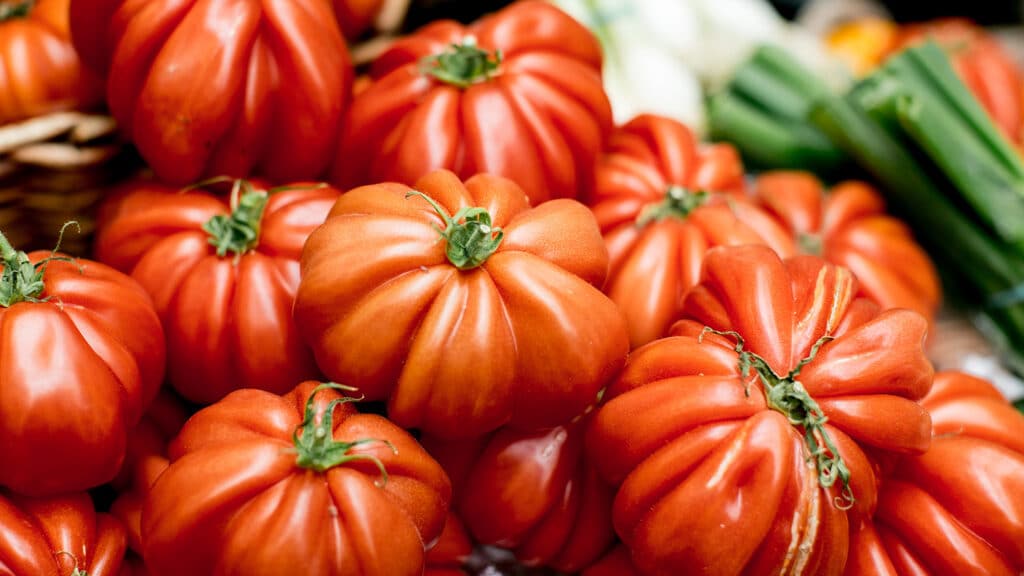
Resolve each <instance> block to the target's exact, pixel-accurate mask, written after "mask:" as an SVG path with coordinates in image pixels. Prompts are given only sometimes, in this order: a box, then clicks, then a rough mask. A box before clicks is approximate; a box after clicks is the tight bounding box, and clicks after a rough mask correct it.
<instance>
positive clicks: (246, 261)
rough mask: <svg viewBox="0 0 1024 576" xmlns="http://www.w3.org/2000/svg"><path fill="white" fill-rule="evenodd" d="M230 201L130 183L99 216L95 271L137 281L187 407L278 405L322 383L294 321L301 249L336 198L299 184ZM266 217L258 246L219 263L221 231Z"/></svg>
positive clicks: (232, 251)
mask: <svg viewBox="0 0 1024 576" xmlns="http://www.w3.org/2000/svg"><path fill="white" fill-rule="evenodd" d="M249 186H250V188H251V189H250V191H249V192H245V193H243V194H241V196H240V198H241V200H239V201H238V203H239V204H240V205H242V206H239V207H235V208H234V209H233V208H232V205H231V199H230V198H227V197H223V196H220V195H217V194H214V193H211V192H207V191H204V190H192V191H187V192H183V191H180V190H178V189H176V188H174V187H171V186H168V185H165V184H160V183H156V182H151V181H145V180H140V181H133V182H129V183H127V184H125V185H123V186H122V187H121V189H120V190H118V191H117V192H115V193H114V194H113V195H112V196H111V197H110V198H109V199H108V200H107V201H106V202H104V204H103V206H102V207H101V209H100V215H99V219H100V223H101V227H100V231H99V233H98V234H97V238H96V243H95V248H94V251H95V254H96V257H97V258H98V259H100V260H101V261H103V262H107V263H109V264H110V265H112V266H115V267H116V268H118V269H120V270H123V271H125V272H126V273H129V274H131V275H132V277H133V278H134V279H135V280H137V281H138V282H139V283H140V284H141V285H142V286H143V287H144V288H145V289H146V291H147V292H148V293H149V294H150V295H152V297H153V300H154V302H155V305H156V308H157V310H158V312H159V314H160V317H161V320H162V321H163V326H164V328H165V331H166V335H167V354H168V358H169V359H170V363H169V366H168V380H169V382H170V384H171V386H173V387H174V389H175V390H177V391H178V392H179V393H180V394H181V395H182V396H183V397H185V398H186V399H188V400H190V401H192V402H195V403H199V404H210V403H212V402H215V401H217V400H218V399H220V398H223V397H224V396H225V395H226V394H228V393H229V392H231V391H232V390H235V389H238V388H242V387H258V388H261V389H265V390H270V391H272V392H275V393H278V394H283V393H285V392H287V391H289V390H291V389H292V388H294V386H295V382H301V381H303V380H305V379H310V378H317V377H318V376H319V370H318V369H317V367H316V364H315V362H314V359H313V355H312V353H311V352H310V350H309V349H308V348H307V347H306V345H305V344H304V342H303V341H302V338H301V337H300V335H299V333H298V330H297V328H296V327H295V323H294V321H293V319H292V305H293V303H294V300H295V294H296V291H297V290H298V285H299V257H300V255H301V252H302V246H303V244H304V243H305V241H306V238H307V237H308V236H309V234H310V232H312V231H313V230H314V229H315V228H316V227H317V226H319V225H320V224H322V223H323V221H324V218H325V217H326V216H327V213H328V212H329V211H330V209H331V206H332V205H333V204H334V202H335V200H337V198H338V196H339V195H340V192H339V191H338V190H336V189H333V188H330V187H319V186H317V185H315V184H312V183H297V184H294V185H290V186H288V187H286V189H282V190H280V191H275V192H272V193H271V192H268V186H267V185H266V184H263V183H260V182H254V183H250V184H249ZM250 195H252V197H253V198H255V197H259V196H260V195H264V196H262V200H261V201H262V202H264V203H265V205H264V207H263V208H262V209H261V211H260V212H259V215H258V216H254V217H252V218H251V219H250V220H249V221H247V222H246V223H245V226H246V227H248V228H249V229H250V230H251V231H252V234H254V235H255V239H254V240H253V241H252V242H250V243H248V244H246V245H244V246H232V247H231V248H229V249H227V250H225V251H224V252H223V253H221V251H220V250H219V248H218V246H216V245H215V244H216V243H217V242H219V240H218V238H228V239H229V240H230V233H228V234H222V235H221V236H217V235H215V234H213V233H212V232H211V230H212V228H211V227H210V225H211V224H212V223H213V221H214V220H217V219H226V218H231V217H232V214H235V215H241V214H243V213H244V211H245V206H244V204H245V203H246V202H247V198H250Z"/></svg>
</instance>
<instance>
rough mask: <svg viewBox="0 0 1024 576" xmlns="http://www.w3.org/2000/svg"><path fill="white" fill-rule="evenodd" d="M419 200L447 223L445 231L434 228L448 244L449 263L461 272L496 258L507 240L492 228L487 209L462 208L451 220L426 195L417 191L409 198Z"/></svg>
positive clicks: (446, 212) (438, 205) (497, 230)
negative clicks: (417, 198)
mask: <svg viewBox="0 0 1024 576" xmlns="http://www.w3.org/2000/svg"><path fill="white" fill-rule="evenodd" d="M412 196H419V197H421V198H423V199H424V200H426V201H427V203H428V204H430V206H431V207H432V208H433V209H434V211H435V212H437V214H438V216H440V217H441V219H442V220H444V222H445V227H444V228H439V227H438V226H436V225H435V226H434V229H435V230H437V233H438V234H440V235H441V237H442V238H444V240H445V242H446V243H447V249H446V253H447V255H448V261H449V262H451V263H452V264H453V265H454V266H455V267H456V268H458V269H459V270H472V269H473V268H476V267H478V266H480V265H481V264H483V263H484V262H486V261H487V258H489V257H490V256H491V254H494V252H495V251H496V250H497V249H498V246H500V245H501V240H502V239H503V238H504V237H505V232H504V231H503V230H502V229H501V228H498V227H496V226H492V225H491V215H490V214H489V213H488V212H487V210H485V209H483V208H479V207H476V208H462V209H461V210H459V211H458V212H456V213H455V216H450V215H449V214H448V211H447V210H445V209H444V207H443V206H441V205H440V204H438V203H437V201H435V200H434V199H433V198H431V197H430V196H427V195H426V194H424V193H422V192H419V191H416V190H413V191H412V192H409V193H408V194H406V195H405V197H406V198H410V197H412Z"/></svg>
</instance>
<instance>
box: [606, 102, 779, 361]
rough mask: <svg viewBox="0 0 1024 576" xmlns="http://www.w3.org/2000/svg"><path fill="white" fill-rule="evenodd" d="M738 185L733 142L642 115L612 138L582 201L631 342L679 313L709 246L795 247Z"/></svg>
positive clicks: (657, 332)
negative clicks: (707, 140) (596, 229)
mask: <svg viewBox="0 0 1024 576" xmlns="http://www.w3.org/2000/svg"><path fill="white" fill-rule="evenodd" d="M744 182H745V175H744V172H743V164H742V162H741V161H740V158H739V155H738V154H737V152H736V150H735V149H734V148H733V147H732V146H730V145H728V144H715V145H700V144H699V143H698V142H697V140H696V138H695V137H694V135H693V133H692V132H691V131H690V129H689V128H687V127H686V126H685V125H683V124H681V123H679V122H677V121H676V120H673V119H671V118H666V117H662V116H652V115H641V116H638V117H636V118H634V119H633V120H631V121H630V122H629V123H627V124H626V125H625V126H622V127H621V128H619V129H618V130H617V131H616V132H615V134H614V135H613V136H612V138H611V141H610V143H609V146H608V149H607V150H606V151H605V152H604V154H603V155H602V156H601V157H600V158H599V159H598V162H597V167H596V176H595V185H594V189H593V190H592V191H591V194H590V197H589V199H588V204H589V205H590V207H591V209H592V210H593V212H594V216H595V217H596V218H597V223H598V225H599V226H600V227H601V233H602V234H603V235H604V239H605V242H606V243H607V245H608V252H609V257H610V258H611V262H610V268H609V274H608V283H607V285H606V286H605V292H606V293H607V294H608V295H609V296H610V297H611V299H612V300H614V301H615V303H616V304H617V305H618V306H619V308H620V309H621V310H622V311H623V313H624V314H625V316H626V321H627V323H628V325H629V339H630V344H631V345H632V347H634V348H636V347H637V346H641V345H643V344H646V343H647V342H650V341H651V340H654V339H656V338H659V337H661V336H664V335H665V333H666V332H667V331H668V328H669V326H671V325H672V323H673V322H674V321H676V320H677V319H678V318H679V314H680V310H681V307H682V304H683V298H685V297H686V293H687V291H688V290H689V289H690V288H691V287H693V285H694V284H696V283H697V281H698V279H699V277H700V267H701V262H702V261H703V260H704V254H705V253H706V252H707V250H708V248H711V247H714V246H723V245H733V244H749V243H757V244H767V245H768V246H771V247H772V248H773V249H775V251H776V252H778V253H780V254H781V255H783V256H792V255H794V254H795V253H796V246H795V244H794V242H793V240H792V238H791V234H789V233H788V232H787V231H786V230H785V229H784V228H783V227H782V226H780V225H779V223H778V222H776V221H775V219H774V218H772V217H771V216H770V215H769V214H768V213H766V212H764V211H763V210H761V209H760V208H758V207H757V206H755V205H753V204H752V203H751V202H749V201H747V200H746V199H745V194H744V192H745V189H746V187H745V183H744Z"/></svg>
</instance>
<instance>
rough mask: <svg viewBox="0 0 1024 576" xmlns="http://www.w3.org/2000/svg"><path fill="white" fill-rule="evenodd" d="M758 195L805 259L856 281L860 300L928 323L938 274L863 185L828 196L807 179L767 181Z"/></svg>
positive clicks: (761, 181)
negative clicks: (901, 310) (913, 313)
mask: <svg viewBox="0 0 1024 576" xmlns="http://www.w3.org/2000/svg"><path fill="white" fill-rule="evenodd" d="M754 193H755V195H756V196H757V198H758V200H759V201H761V202H762V203H763V204H764V205H765V207H766V208H767V209H768V210H770V211H771V212H772V213H773V214H775V215H776V216H777V217H778V218H780V219H781V220H782V221H783V222H784V223H785V224H786V226H787V228H788V229H789V230H791V231H792V233H793V234H794V236H795V237H796V239H797V241H798V242H799V245H800V247H801V249H802V251H803V252H804V253H809V254H816V255H819V256H821V257H822V258H824V259H825V260H828V261H829V262H832V263H834V264H838V265H840V266H843V267H845V268H848V269H849V270H850V271H851V272H853V273H854V274H855V275H856V276H857V284H858V286H860V293H861V294H862V295H864V296H867V297H869V298H872V299H874V300H875V301H876V302H878V303H879V304H881V305H882V307H883V308H910V309H911V310H914V311H916V312H919V313H921V314H922V315H923V316H925V317H926V318H928V319H929V321H930V320H931V319H932V318H933V317H934V316H935V312H936V311H937V310H938V307H939V304H940V303H941V299H942V289H941V286H940V284H939V277H938V273H937V272H936V270H935V265H934V264H932V261H931V259H930V258H929V257H928V254H927V253H926V252H925V251H924V249H923V248H921V246H919V245H918V244H917V242H916V241H915V240H914V236H913V234H912V233H911V231H910V228H909V227H908V226H907V225H906V224H904V223H903V222H901V221H900V220H897V219H895V218H892V217H890V216H887V215H886V214H885V201H884V200H883V199H882V197H881V195H879V194H878V192H877V191H876V190H875V189H874V188H872V187H871V186H869V185H868V184H865V183H864V182H858V181H852V180H851V181H846V182H841V183H839V184H836V185H835V186H833V187H832V189H831V190H830V191H828V192H827V193H826V192H825V189H824V187H823V186H822V184H821V182H820V181H819V180H818V179H817V178H815V177H814V175H813V174H810V173H808V172H796V171H794V172H784V171H777V172H768V173H764V174H762V175H760V176H759V177H758V178H757V182H756V184H755V186H754Z"/></svg>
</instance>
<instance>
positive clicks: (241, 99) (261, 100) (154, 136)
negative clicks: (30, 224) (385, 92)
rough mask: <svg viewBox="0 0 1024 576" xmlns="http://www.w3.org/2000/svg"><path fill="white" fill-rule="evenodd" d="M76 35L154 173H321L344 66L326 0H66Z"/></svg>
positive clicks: (341, 110) (347, 76) (333, 142)
mask: <svg viewBox="0 0 1024 576" xmlns="http://www.w3.org/2000/svg"><path fill="white" fill-rule="evenodd" d="M71 14H72V22H73V24H72V25H73V26H74V31H73V32H74V33H73V36H72V38H73V40H74V43H75V46H76V47H78V48H79V49H81V50H82V51H83V53H84V54H85V58H86V59H87V61H89V62H92V63H93V64H94V65H96V66H97V67H98V68H99V69H101V70H103V71H104V72H105V73H106V74H107V104H108V106H109V108H110V112H111V113H112V114H113V116H114V118H115V119H116V120H117V122H118V125H119V126H120V127H121V130H122V131H123V133H124V134H125V135H126V136H127V137H128V138H129V139H130V140H131V141H132V142H134V143H135V146H136V147H137V148H138V150H139V152H140V153H141V155H142V157H143V158H144V159H145V160H146V163H147V164H148V165H149V166H150V167H152V168H153V170H154V171H155V172H156V174H157V175H158V176H159V177H160V179H161V180H164V181H166V182H170V183H172V184H190V183H192V182H195V181H197V180H199V179H200V178H202V177H204V176H206V177H209V176H219V175H222V174H227V175H230V176H236V177H244V176H248V175H250V174H258V175H264V176H266V177H268V178H270V179H271V180H273V181H275V182H292V181H295V180H302V179H313V178H317V177H319V176H320V175H321V174H322V173H323V172H324V171H325V169H326V168H327V166H328V164H329V163H330V161H331V158H332V157H333V155H334V152H335V149H336V147H337V140H338V136H339V133H340V129H341V125H342V123H343V117H344V114H345V110H346V108H347V105H348V102H349V99H350V92H351V85H352V78H353V71H352V64H351V62H350V60H349V55H348V49H347V48H346V45H345V38H344V37H343V36H342V33H341V29H340V27H339V26H338V23H337V21H336V19H335V15H334V12H333V10H332V8H331V5H330V3H329V2H327V1H325V0H220V1H217V2H209V1H206V0H72V4H71Z"/></svg>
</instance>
